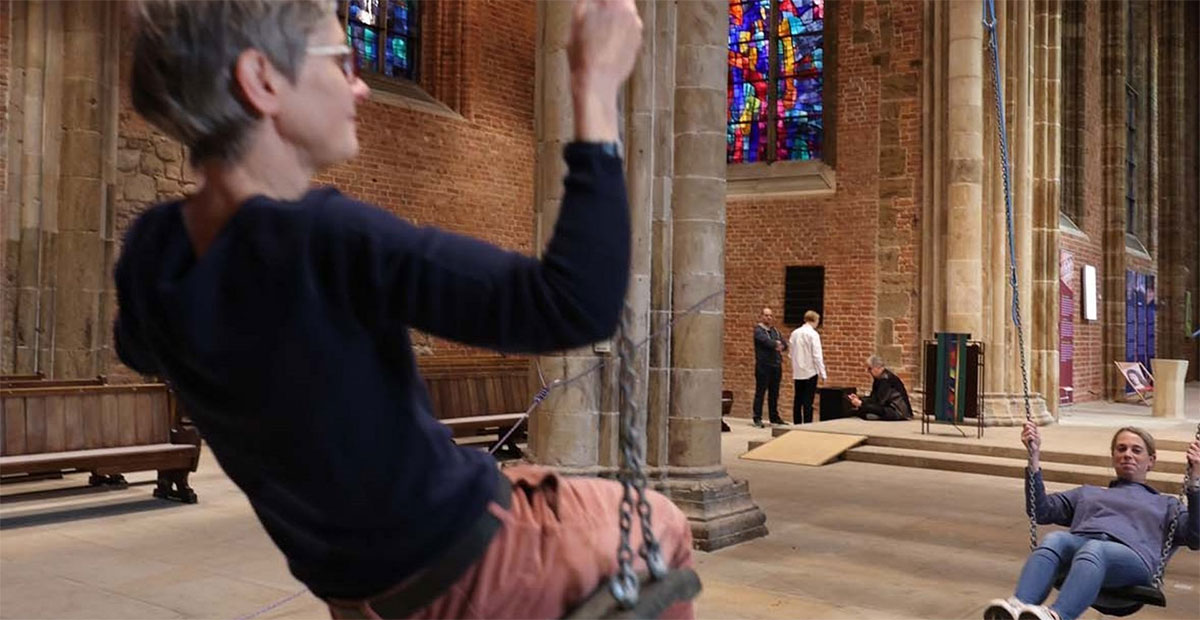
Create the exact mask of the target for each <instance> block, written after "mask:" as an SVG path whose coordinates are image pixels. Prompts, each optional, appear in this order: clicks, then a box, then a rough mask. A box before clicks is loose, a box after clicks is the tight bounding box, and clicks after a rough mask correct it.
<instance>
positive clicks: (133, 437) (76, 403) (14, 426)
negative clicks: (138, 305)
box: [0, 383, 200, 504]
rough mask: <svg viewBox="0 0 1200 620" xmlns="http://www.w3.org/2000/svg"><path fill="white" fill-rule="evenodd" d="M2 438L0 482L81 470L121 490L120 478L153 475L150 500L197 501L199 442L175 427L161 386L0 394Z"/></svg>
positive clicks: (172, 409) (172, 404) (93, 479)
mask: <svg viewBox="0 0 1200 620" xmlns="http://www.w3.org/2000/svg"><path fill="white" fill-rule="evenodd" d="M0 437H2V440H0V475H2V476H9V475H16V474H40V473H53V472H61V471H62V470H65V469H79V470H83V471H89V472H91V474H92V475H91V478H90V479H89V480H88V482H89V483H90V484H93V485H100V484H118V485H123V484H125V479H124V476H122V474H124V473H128V472H135V471H153V470H157V471H158V484H157V486H156V488H155V489H154V496H155V497H159V498H163V499H174V500H178V501H182V502H184V503H189V504H192V503H195V502H196V493H195V491H193V490H192V488H191V487H189V486H188V474H189V473H190V472H194V471H196V466H197V465H198V464H199V462H200V436H199V435H198V434H197V433H196V432H195V431H194V430H189V429H184V428H181V427H180V426H179V422H178V416H177V414H176V408H175V400H174V398H173V396H172V394H171V392H170V391H169V390H168V389H167V386H166V385H164V384H161V383H146V384H131V385H83V386H61V385H60V386H52V385H51V386H44V387H21V388H7V387H6V388H3V389H0Z"/></svg>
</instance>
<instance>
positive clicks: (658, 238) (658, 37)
mask: <svg viewBox="0 0 1200 620" xmlns="http://www.w3.org/2000/svg"><path fill="white" fill-rule="evenodd" d="M651 7H652V9H651ZM675 7H676V3H675V2H673V1H671V0H654V2H652V3H651V6H648V7H647V9H646V11H645V12H644V18H643V23H644V25H645V32H646V40H645V42H644V45H645V46H646V51H644V52H643V54H644V55H647V56H648V55H651V54H652V56H653V59H654V60H653V62H651V63H650V68H651V69H652V70H653V76H654V92H653V99H652V102H651V103H652V106H653V109H652V118H653V122H652V127H651V131H650V139H651V142H650V147H651V148H652V153H653V157H652V158H650V161H649V162H648V163H649V164H650V166H651V175H652V183H653V185H652V187H651V192H652V195H651V214H650V218H651V227H650V239H651V240H650V247H651V270H650V325H651V326H652V329H653V330H654V334H655V337H654V339H653V340H651V341H650V343H649V345H648V346H649V351H650V365H649V376H648V385H647V399H646V401H647V402H646V417H647V420H646V462H647V464H649V465H650V466H651V467H653V468H658V469H659V470H660V471H661V470H662V469H663V468H665V467H666V466H667V464H668V455H669V453H670V449H669V444H668V441H667V439H668V436H669V433H668V430H667V428H668V420H669V418H670V402H671V319H672V315H671V282H672V280H671V248H672V245H671V241H672V236H671V231H672V229H671V196H672V187H673V185H672V176H673V174H674V153H675V114H674V112H675V108H674V105H675V102H674V95H675ZM640 70H641V67H639V71H640Z"/></svg>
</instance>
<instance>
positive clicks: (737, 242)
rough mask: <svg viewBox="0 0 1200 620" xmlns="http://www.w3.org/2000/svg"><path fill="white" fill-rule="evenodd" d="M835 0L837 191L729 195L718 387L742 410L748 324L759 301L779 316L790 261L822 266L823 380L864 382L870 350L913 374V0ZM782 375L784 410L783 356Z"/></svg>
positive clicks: (917, 48)
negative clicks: (720, 383) (800, 195)
mask: <svg viewBox="0 0 1200 620" xmlns="http://www.w3.org/2000/svg"><path fill="white" fill-rule="evenodd" d="M835 10H836V16H835V15H832V14H831V16H830V17H829V18H828V19H830V20H832V19H836V20H837V22H836V29H835V30H834V36H835V37H836V39H837V40H836V45H837V48H836V50H837V54H836V57H837V60H836V63H837V64H836V86H835V89H836V93H835V94H834V102H833V103H834V105H836V111H837V114H836V121H835V122H836V134H837V135H836V141H837V146H836V148H837V162H836V166H835V169H836V173H837V191H836V193H835V194H834V195H832V196H827V197H821V198H811V199H772V200H763V199H758V200H756V199H753V198H747V199H736V200H733V199H731V200H730V201H729V204H728V205H727V211H726V217H727V220H728V227H727V233H726V234H727V237H726V261H725V269H726V276H725V282H726V297H725V338H724V346H725V379H724V383H725V385H724V387H725V388H726V389H731V390H733V391H734V398H735V400H734V402H735V407H734V415H739V416H748V415H749V412H750V406H751V400H752V398H753V392H754V357H753V356H754V352H753V343H752V338H753V327H754V325H755V323H756V322H757V320H758V314H759V311H760V310H761V309H762V307H763V306H771V307H772V308H775V309H776V315H777V316H779V317H782V314H783V313H782V310H781V308H782V303H783V294H784V270H785V268H786V267H787V266H789V265H822V266H824V267H825V314H824V317H823V326H822V328H821V334H822V341H823V345H824V350H825V360H826V365H827V367H828V369H829V381H828V384H829V385H856V386H859V388H860V391H862V390H865V389H868V388H869V386H870V378H869V376H868V375H867V374H866V372H865V371H864V370H863V362H864V360H865V359H866V358H867V356H868V355H870V354H872V353H874V352H876V350H881V351H882V352H884V353H886V354H887V356H888V357H889V358H893V359H898V360H900V363H899V364H894V365H895V367H896V370H897V371H898V373H899V374H900V376H901V377H902V378H903V379H904V380H905V382H906V383H907V384H908V385H910V386H912V385H914V381H913V378H914V376H915V373H914V370H915V368H916V364H917V363H918V362H917V360H918V359H919V353H918V351H917V333H918V330H917V321H916V317H917V311H918V308H917V305H918V304H917V301H916V299H917V298H916V285H917V262H918V258H919V256H920V248H919V246H918V245H917V243H918V239H917V238H918V237H919V235H920V231H919V223H918V222H917V213H918V207H917V205H918V204H919V203H920V182H921V166H922V162H921V153H920V141H921V127H920V113H921V110H920V99H919V95H920V93H919V91H920V58H921V51H922V26H923V21H922V15H921V6H920V4H919V3H890V2H841V3H839V4H838V6H837V7H836V9H835ZM831 13H832V11H831ZM834 43H835V42H834V41H832V40H830V41H827V43H826V45H831V44H834ZM827 99H828V95H827ZM794 327H797V326H794V325H793V326H781V331H783V332H785V334H786V333H789V332H790V331H791V329H792V328H794ZM880 345H883V346H880ZM889 347H890V348H889ZM783 379H784V380H783V388H782V390H781V397H780V410H781V414H782V415H783V417H784V418H785V419H789V420H790V419H791V413H790V412H791V404H792V395H793V390H792V389H791V371H790V368H789V367H788V365H787V364H786V363H785V369H784V378H783Z"/></svg>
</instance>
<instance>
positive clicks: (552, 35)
mask: <svg viewBox="0 0 1200 620" xmlns="http://www.w3.org/2000/svg"><path fill="white" fill-rule="evenodd" d="M571 7H572V4H571V3H569V2H539V3H537V11H538V48H537V58H536V60H537V63H536V75H535V80H536V87H535V93H534V97H535V103H534V106H535V110H534V118H535V119H536V120H535V131H536V140H537V164H536V166H535V170H536V178H535V179H534V182H535V188H534V217H535V218H536V219H535V229H536V231H537V232H536V234H537V243H536V247H537V249H538V251H539V252H541V251H542V250H543V249H544V247H545V245H546V243H547V242H548V241H549V240H550V237H551V236H552V235H553V232H554V223H555V222H556V221H557V220H558V212H559V206H560V201H561V200H562V180H563V177H564V176H565V175H566V165H565V163H564V162H563V160H562V149H563V146H564V145H565V144H566V143H568V142H570V141H571V139H572V138H573V137H574V120H573V117H572V107H571V87H570V71H569V69H568V65H567V51H566V45H567V39H568V36H569V34H570V20H571ZM602 359H605V358H603V357H601V356H599V355H598V354H597V353H596V352H595V351H594V348H593V347H584V348H580V349H576V350H573V351H566V352H563V353H562V354H560V355H548V356H543V357H542V358H541V359H540V360H539V363H540V364H541V368H542V371H543V373H544V379H545V380H546V381H547V382H550V381H553V380H555V379H567V378H570V377H574V376H575V375H577V374H579V373H582V372H584V371H586V370H589V369H592V368H593V367H594V366H596V364H598V363H599V362H600V361H601V360H602ZM601 379H602V373H601V372H592V373H590V374H588V375H587V376H586V377H583V378H581V379H579V380H578V381H574V382H573V383H571V384H570V385H568V386H566V387H564V388H559V389H556V390H554V391H552V392H551V393H550V396H549V397H548V398H546V400H545V401H544V402H543V403H542V404H541V406H539V407H538V408H537V409H536V410H535V411H534V414H533V416H531V418H530V420H529V431H530V432H529V450H528V452H529V458H530V459H531V460H532V461H534V462H536V463H540V464H543V465H550V466H554V467H558V468H560V469H561V470H563V471H564V472H565V473H578V474H596V473H600V467H599V464H600V446H601V444H605V445H606V446H607V447H608V449H609V451H610V453H611V449H612V446H613V445H614V443H613V441H612V439H611V438H606V439H604V440H602V439H601V437H600V432H599V429H600V428H601V406H602V390H603V384H602V380H601ZM608 400H609V401H610V403H609V404H610V405H611V399H608ZM605 427H606V428H608V429H610V430H609V431H608V432H610V433H611V430H612V429H615V426H613V425H612V423H611V420H610V421H609V423H607V424H605Z"/></svg>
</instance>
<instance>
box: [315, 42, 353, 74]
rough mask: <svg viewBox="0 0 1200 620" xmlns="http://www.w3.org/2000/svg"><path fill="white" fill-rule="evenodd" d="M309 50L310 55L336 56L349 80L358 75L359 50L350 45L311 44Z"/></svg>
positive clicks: (335, 58)
mask: <svg viewBox="0 0 1200 620" xmlns="http://www.w3.org/2000/svg"><path fill="white" fill-rule="evenodd" d="M307 52H308V55H309V56H332V57H334V60H336V61H337V62H338V64H339V65H341V68H342V73H344V74H345V75H346V79H347V80H350V81H354V79H355V78H357V77H358V50H356V49H354V48H353V47H350V46H349V45H310V46H309V47H308V49H307Z"/></svg>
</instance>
